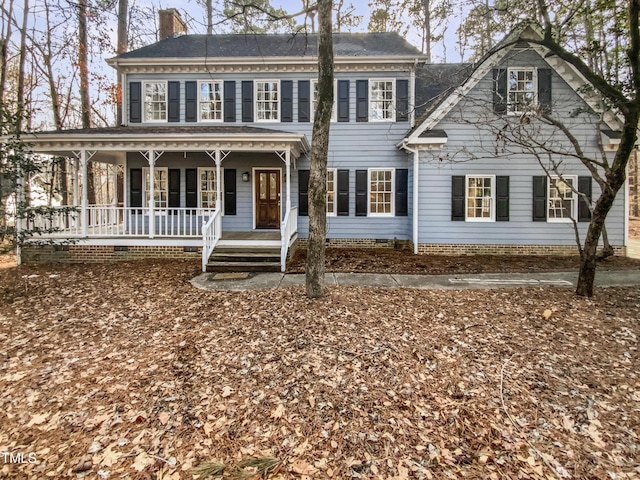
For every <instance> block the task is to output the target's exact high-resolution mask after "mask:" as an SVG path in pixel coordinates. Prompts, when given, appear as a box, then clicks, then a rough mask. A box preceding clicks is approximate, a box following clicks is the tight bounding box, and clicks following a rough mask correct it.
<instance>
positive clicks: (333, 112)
mask: <svg viewBox="0 0 640 480" xmlns="http://www.w3.org/2000/svg"><path fill="white" fill-rule="evenodd" d="M336 85H337V83H336V82H335V81H334V82H333V105H332V106H331V121H332V122H335V121H336V115H337V114H336V112H337V111H338V108H337V106H336V104H337V101H338V98H337V97H338V92H337V91H336V90H337V88H336ZM311 89H312V91H313V102H311V119H313V118H314V115H315V113H316V109H317V108H318V81H317V80H311Z"/></svg>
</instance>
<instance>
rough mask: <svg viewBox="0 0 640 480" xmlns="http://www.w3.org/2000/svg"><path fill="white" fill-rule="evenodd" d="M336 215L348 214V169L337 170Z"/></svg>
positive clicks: (346, 215)
mask: <svg viewBox="0 0 640 480" xmlns="http://www.w3.org/2000/svg"><path fill="white" fill-rule="evenodd" d="M337 189H338V216H341V217H342V216H345V217H348V216H349V170H338V183H337Z"/></svg>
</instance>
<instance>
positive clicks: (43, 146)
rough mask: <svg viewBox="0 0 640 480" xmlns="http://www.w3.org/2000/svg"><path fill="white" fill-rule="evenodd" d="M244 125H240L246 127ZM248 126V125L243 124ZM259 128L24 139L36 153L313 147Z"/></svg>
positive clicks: (299, 150) (300, 137)
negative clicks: (230, 130) (252, 130)
mask: <svg viewBox="0 0 640 480" xmlns="http://www.w3.org/2000/svg"><path fill="white" fill-rule="evenodd" d="M243 128H244V127H239V129H243ZM244 129H245V130H246V128H244ZM256 130H259V131H256V132H238V133H234V132H216V131H215V129H212V130H211V131H206V129H204V130H203V131H198V132H190V131H181V129H180V128H179V127H178V128H176V129H172V128H170V127H166V128H157V129H145V128H144V127H128V128H124V127H121V128H114V129H87V130H82V131H73V130H71V131H64V130H63V131H59V132H42V133H32V134H25V135H23V136H22V140H23V141H24V142H25V143H27V144H29V145H30V149H31V151H32V152H34V153H41V154H48V155H60V156H73V155H74V152H79V151H81V150H90V151H99V152H104V153H107V154H108V153H116V152H131V151H147V150H151V149H153V150H161V151H165V152H167V151H180V152H183V151H215V150H223V151H230V152H233V151H236V152H239V151H242V152H282V151H289V152H290V153H291V156H292V158H294V159H296V158H299V157H300V156H302V155H304V154H306V153H308V152H309V150H310V146H309V141H308V140H307V137H306V135H305V134H303V133H291V132H281V131H276V130H266V129H256Z"/></svg>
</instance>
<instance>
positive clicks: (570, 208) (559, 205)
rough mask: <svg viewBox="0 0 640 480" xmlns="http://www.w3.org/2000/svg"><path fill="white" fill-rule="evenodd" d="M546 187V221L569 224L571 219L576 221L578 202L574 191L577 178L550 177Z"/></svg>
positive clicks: (571, 176) (570, 176)
mask: <svg viewBox="0 0 640 480" xmlns="http://www.w3.org/2000/svg"><path fill="white" fill-rule="evenodd" d="M547 185H548V190H547V199H548V202H549V203H548V205H547V221H549V222H570V221H571V219H572V218H574V219H577V218H578V202H577V195H576V192H575V190H574V189H575V188H577V185H578V177H576V176H573V175H569V176H563V177H562V178H558V177H551V178H549V181H548V182H547Z"/></svg>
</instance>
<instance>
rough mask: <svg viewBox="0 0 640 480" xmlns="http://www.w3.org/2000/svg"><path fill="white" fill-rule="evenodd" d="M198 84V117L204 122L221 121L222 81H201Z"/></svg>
mask: <svg viewBox="0 0 640 480" xmlns="http://www.w3.org/2000/svg"><path fill="white" fill-rule="evenodd" d="M198 86H199V88H198V92H199V93H198V115H199V117H198V118H199V119H200V121H202V122H221V121H222V108H223V101H222V82H219V81H212V82H209V81H206V82H199V84H198Z"/></svg>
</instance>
